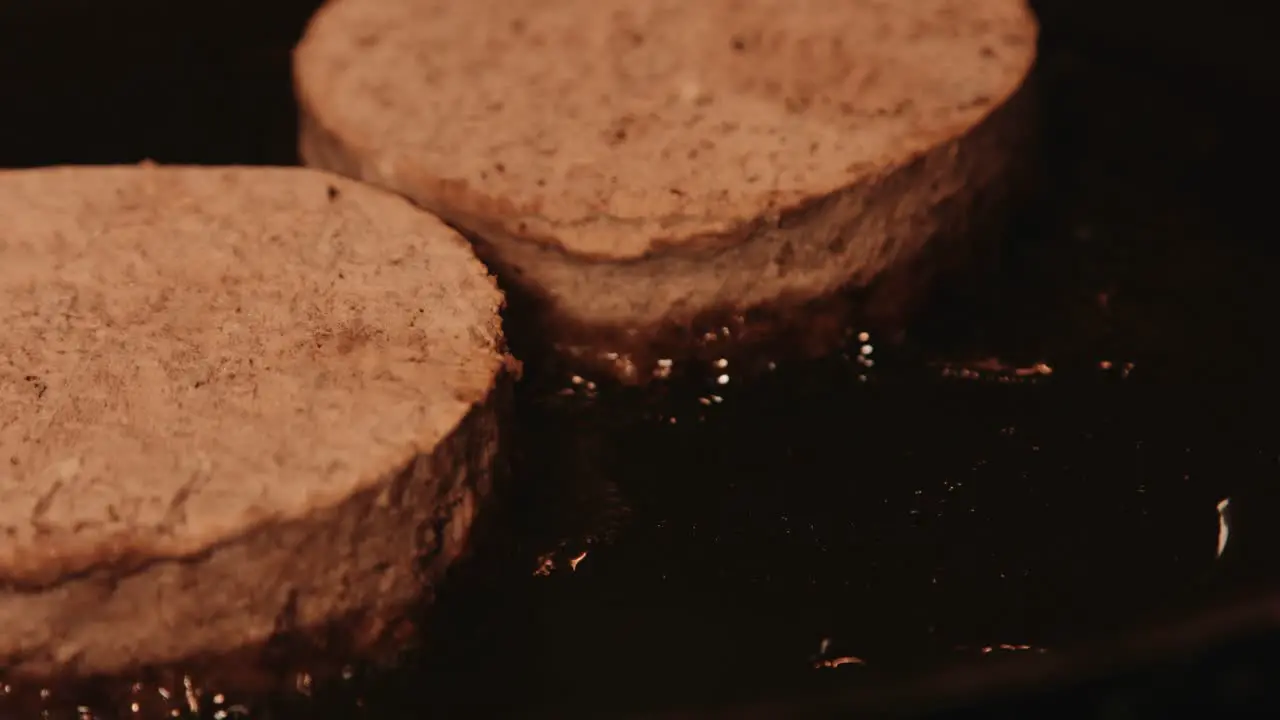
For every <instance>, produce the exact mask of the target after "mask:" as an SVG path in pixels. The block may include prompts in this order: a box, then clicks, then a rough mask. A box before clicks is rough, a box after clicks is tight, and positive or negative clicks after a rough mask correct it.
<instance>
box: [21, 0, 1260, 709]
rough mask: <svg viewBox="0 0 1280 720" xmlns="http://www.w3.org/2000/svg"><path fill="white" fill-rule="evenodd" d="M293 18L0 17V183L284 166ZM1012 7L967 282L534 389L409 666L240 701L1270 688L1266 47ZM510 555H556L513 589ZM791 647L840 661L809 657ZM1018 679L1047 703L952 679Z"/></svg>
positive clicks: (1077, 8)
mask: <svg viewBox="0 0 1280 720" xmlns="http://www.w3.org/2000/svg"><path fill="white" fill-rule="evenodd" d="M315 5H316V3H314V2H310V1H308V2H297V1H295V0H278V1H277V2H260V3H248V2H244V1H243V0H234V1H228V2H222V3H207V4H195V3H174V2H159V1H155V0H148V1H146V2H143V1H136V2H101V1H99V2H89V1H77V2H71V1H70V0H41V1H40V2H34V1H32V2H8V3H5V4H4V5H0V166H11V167H17V166H31V165H44V164H53V163H111V162H134V161H138V160H141V159H144V158H150V159H153V160H157V161H160V162H170V163H245V164H259V163H282V164H288V163H293V162H295V161H296V156H295V149H294V133H295V108H294V106H293V102H292V98H291V93H290V90H289V83H290V78H289V53H290V48H291V46H292V45H293V43H294V42H295V41H296V39H297V38H298V36H299V34H300V32H301V29H302V25H303V23H304V21H305V18H306V17H307V16H308V15H309V13H310V12H311V11H312V10H313V9H314V6H315ZM1037 7H1038V8H1039V9H1040V10H1041V12H1042V18H1043V20H1044V23H1045V28H1044V38H1043V42H1042V62H1041V63H1040V67H1039V69H1038V71H1037V72H1038V74H1039V75H1040V80H1041V82H1042V97H1043V100H1042V105H1043V111H1044V115H1045V127H1044V143H1043V147H1042V148H1041V149H1042V151H1043V153H1044V156H1045V159H1046V180H1047V191H1046V193H1045V197H1044V199H1043V201H1042V202H1041V203H1040V204H1039V205H1038V206H1036V207H1034V208H1032V210H1033V212H1030V213H1028V215H1027V217H1026V218H1024V219H1023V221H1022V222H1021V223H1020V225H1019V226H1018V228H1017V229H1016V231H1015V232H1014V233H1012V234H1011V235H1010V237H1008V238H1005V239H1004V243H1003V253H1002V257H1001V262H1000V269H999V271H998V273H997V274H996V275H994V276H992V277H989V278H984V279H983V282H981V283H979V285H980V288H979V289H978V290H977V291H974V292H969V293H962V294H954V295H942V296H940V297H939V298H938V299H937V300H936V301H935V302H934V304H933V305H932V306H931V307H930V308H929V309H928V310H927V311H926V313H925V314H924V316H922V317H921V318H920V320H919V322H918V324H917V325H916V326H915V327H913V328H912V331H911V333H910V334H909V337H908V342H907V343H906V345H904V346H903V347H901V348H879V347H877V349H876V353H875V356H874V357H875V360H876V368H875V369H874V371H870V370H868V369H867V368H865V367H863V366H861V365H859V364H857V363H856V362H854V361H852V360H850V359H848V358H843V357H833V358H830V359H828V360H827V361H824V362H820V363H816V364H814V365H810V366H805V367H803V368H796V369H792V370H787V369H786V368H784V369H783V371H781V372H779V374H778V375H777V377H775V378H773V379H770V380H765V381H760V382H758V383H755V384H752V385H751V386H749V387H741V388H739V387H738V386H737V385H736V384H735V385H732V386H730V387H729V388H718V387H716V386H714V385H711V384H710V379H709V378H708V377H705V376H702V377H698V376H695V377H688V378H684V379H683V380H681V381H679V382H677V383H673V384H672V385H671V386H670V387H669V388H667V389H666V390H665V391H664V392H662V393H660V394H654V393H650V394H646V395H642V396H637V395H636V394H634V393H627V392H622V391H620V390H617V389H612V388H604V387H602V388H600V392H599V393H598V394H595V395H594V396H592V397H584V396H583V395H582V394H578V395H573V396H569V397H564V396H561V395H559V394H558V391H559V390H561V389H563V386H562V378H560V377H553V376H543V377H539V376H536V375H535V376H534V377H532V378H531V379H530V381H528V382H526V383H525V384H524V385H523V386H522V387H521V389H520V391H519V392H520V397H519V399H520V401H521V410H520V412H521V420H522V422H521V426H522V433H521V442H522V445H521V447H522V453H521V454H520V456H519V457H518V458H517V459H518V462H519V464H518V472H519V474H520V478H519V479H520V480H521V483H520V489H519V490H518V492H517V493H516V496H515V498H514V499H513V500H512V503H511V506H512V508H513V510H512V512H513V514H512V515H511V516H510V517H509V518H507V530H506V532H505V533H504V534H501V535H495V536H494V537H493V538H491V539H490V541H489V542H488V546H487V547H486V548H485V549H484V550H483V551H482V552H480V554H479V555H480V559H479V560H477V561H476V564H475V565H474V566H473V567H470V568H466V569H464V570H463V571H461V572H460V574H459V576H458V577H457V578H456V579H455V584H454V586H453V588H451V589H450V590H448V591H447V592H445V593H444V596H443V597H442V599H441V603H440V606H439V607H438V608H437V609H436V610H435V611H433V614H432V616H431V619H430V620H429V625H431V627H430V632H431V637H432V645H431V648H432V649H431V650H430V651H428V652H425V653H422V654H419V655H417V656H414V657H413V658H410V660H409V661H408V662H407V664H406V667H405V669H404V670H403V671H402V672H400V673H398V674H395V675H392V676H389V677H379V678H373V679H369V680H368V681H367V682H366V681H364V680H361V681H360V683H361V684H359V685H358V687H356V688H355V689H351V688H345V689H337V690H334V691H333V692H332V693H331V694H322V695H323V697H322V698H321V699H320V701H318V702H317V701H315V700H314V699H312V700H306V699H304V698H300V697H293V698H285V699H281V700H279V702H278V703H277V705H278V707H276V709H275V712H276V713H277V714H275V715H271V717H283V718H295V717H296V718H302V717H307V718H318V717H332V718H348V717H362V718H363V717H369V718H378V720H387V719H388V718H400V717H406V718H407V717H420V716H422V717H425V716H426V714H427V713H428V712H430V713H432V716H439V717H443V716H462V717H466V716H474V715H476V714H481V713H493V712H498V711H506V712H508V713H510V714H513V715H518V716H527V715H529V714H533V713H535V711H541V712H544V713H546V714H548V715H551V716H560V717H563V716H566V715H568V714H572V713H574V712H577V713H581V714H584V715H588V716H598V715H602V714H605V711H606V709H607V710H633V711H637V712H639V711H646V712H655V713H658V714H664V713H669V712H672V711H673V710H674V709H677V708H689V707H697V708H701V709H703V710H705V711H707V712H710V710H711V709H714V708H720V709H721V710H722V712H723V716H726V717H743V716H745V714H746V713H748V712H750V711H751V709H752V708H755V711H756V712H757V715H756V716H758V717H783V716H796V715H797V714H798V713H799V711H800V708H801V707H805V708H809V709H810V710H812V711H813V712H814V713H815V714H816V715H827V714H830V713H832V712H834V711H835V709H837V708H842V707H843V708H848V707H861V708H881V709H883V708H884V707H891V708H899V709H904V711H905V710H911V711H921V712H923V711H925V710H931V709H932V710H936V709H939V708H945V707H948V706H955V705H961V706H963V705H965V704H966V703H967V704H969V705H970V706H974V707H977V706H980V707H982V708H983V711H984V712H985V713H988V714H993V713H998V712H1004V713H1006V714H1008V716H1028V715H1031V716H1035V717H1041V716H1068V717H1089V716H1106V717H1167V716H1170V715H1171V714H1172V713H1173V712H1174V710H1173V709H1172V708H1178V707H1179V706H1184V707H1199V708H1202V709H1205V708H1209V709H1210V710H1209V711H1210V712H1214V713H1217V714H1218V715H1223V714H1226V713H1228V712H1243V711H1244V709H1248V708H1253V709H1255V710H1256V709H1257V708H1258V707H1260V704H1261V703H1264V702H1274V698H1270V696H1268V695H1267V692H1268V688H1269V685H1268V683H1267V682H1266V681H1265V677H1266V673H1267V672H1274V668H1275V667H1276V666H1277V665H1280V662H1278V661H1277V656H1280V650H1278V647H1280V646H1278V645H1277V643H1276V642H1275V641H1274V639H1273V638H1272V637H1271V634H1272V632H1273V630H1274V625H1275V620H1276V617H1275V616H1276V614H1277V613H1276V612H1275V611H1274V609H1273V608H1274V607H1276V606H1277V603H1276V602H1273V601H1271V602H1269V601H1267V598H1268V597H1271V596H1270V595H1269V593H1271V592H1272V591H1273V590H1274V589H1275V588H1277V587H1280V570H1277V569H1276V567H1277V563H1276V558H1275V550H1276V548H1280V534H1278V529H1280V524H1277V523H1275V522H1274V521H1273V518H1274V517H1275V513H1276V512H1277V511H1280V462H1278V460H1280V433H1278V432H1277V430H1278V429H1280V427H1278V425H1280V423H1277V422H1276V420H1275V408H1276V400H1277V399H1278V398H1277V393H1276V384H1275V381H1274V369H1273V368H1274V367H1275V363H1276V360H1277V359H1280V345H1278V344H1277V337H1278V333H1277V332H1276V330H1275V325H1276V324H1275V322H1274V308H1275V307H1276V300H1277V299H1278V298H1277V295H1278V294H1280V292H1278V291H1277V289H1276V283H1275V282H1274V281H1273V263H1274V262H1275V257H1274V249H1273V245H1274V242H1275V229H1274V221H1273V214H1274V212H1273V210H1272V206H1273V203H1274V193H1275V190H1276V187H1275V186H1276V183H1275V181H1274V179H1273V177H1272V176H1273V174H1274V170H1273V168H1275V167H1276V166H1275V164H1274V162H1273V161H1274V142H1273V140H1272V135H1273V133H1274V132H1275V128H1276V127H1277V124H1276V123H1277V114H1276V112H1275V108H1274V107H1273V105H1274V103H1275V100H1276V96H1277V84H1276V83H1275V82H1274V81H1273V80H1271V78H1270V68H1271V66H1273V65H1274V62H1273V61H1272V58H1270V57H1269V56H1270V55H1271V52H1270V50H1271V48H1270V47H1269V46H1268V43H1269V42H1270V29H1269V28H1268V27H1267V24H1266V23H1265V22H1263V21H1262V17H1263V16H1262V15H1261V13H1260V12H1259V11H1258V10H1257V9H1256V8H1255V7H1254V4H1252V3H1250V4H1246V3H1243V2H1226V3H1218V4H1214V5H1212V6H1210V5H1206V4H1191V3H1160V2H1156V1H1155V0H1114V1H1113V2H1108V1H1107V0H1087V1H1085V0H1076V1H1073V0H1042V1H1041V2H1039V3H1037ZM991 358H997V359H999V360H1000V361H1002V362H1003V363H1004V364H1005V365H1006V366H1008V367H1027V366H1030V365H1032V364H1034V363H1039V362H1043V363H1046V364H1048V365H1050V366H1052V367H1053V368H1054V373H1053V375H1052V376H1049V377H1044V378H1039V379H1037V380H1029V379H1025V378H1023V379H1017V378H1011V377H1010V375H1009V373H1001V372H994V371H991V370H990V365H989V364H984V363H983V362H981V361H985V360H988V359H991ZM1103 361H1107V362H1110V363H1111V365H1110V369H1104V368H1103V366H1102V363H1103ZM943 366H951V367H962V368H971V369H972V368H977V371H975V374H976V376H977V377H976V378H974V379H958V378H957V377H956V376H955V373H951V374H945V373H944V372H943V371H942V368H943ZM860 375H866V376H867V379H866V380H865V381H864V380H861V379H860V378H859V376H860ZM709 391H715V392H718V393H720V394H721V395H722V396H723V398H724V402H723V404H716V405H714V407H713V406H704V405H703V404H701V403H700V402H698V398H699V397H706V396H707V394H708V392H709ZM673 416H675V417H678V418H679V419H681V421H682V422H681V423H679V424H676V425H671V424H670V423H669V422H668V419H669V418H670V417H673ZM1224 497H1230V498H1231V499H1232V508H1233V517H1232V519H1233V529H1232V533H1233V534H1232V540H1231V545H1230V546H1229V552H1228V553H1227V554H1226V555H1224V557H1223V558H1222V559H1221V560H1215V559H1214V557H1213V544H1214V540H1215V538H1216V517H1215V513H1214V505H1215V504H1216V502H1217V501H1218V500H1220V499H1222V498H1224ZM584 549H585V550H588V551H589V555H588V559H586V560H584V561H583V563H582V565H581V566H580V567H579V569H578V570H577V571H576V572H573V571H567V570H564V569H563V566H564V561H565V560H566V558H567V557H570V556H574V555H576V554H577V553H578V552H579V551H581V550H584ZM546 553H551V554H552V557H553V559H555V560H557V562H558V564H559V566H560V568H561V569H560V570H559V571H557V572H555V573H552V575H551V576H550V577H533V575H532V572H531V570H532V568H533V567H536V563H537V561H538V558H539V557H540V556H543V555H545V554H546ZM823 638H827V639H829V640H830V641H831V642H830V644H829V647H828V656H833V654H844V653H848V654H852V655H857V656H859V657H863V658H865V659H866V660H867V665H866V666H846V667H842V668H837V669H830V670H814V669H813V667H812V663H813V662H814V660H815V659H816V660H821V659H823V656H821V655H820V654H819V647H820V641H821V640H822V639H823ZM1228 641H1233V642H1228ZM1233 643H1234V644H1233ZM1002 644H1005V645H1011V646H1019V647H1020V646H1022V645H1027V646H1029V647H1030V648H1032V650H1034V649H1037V648H1039V649H1044V650H1046V652H1045V653H1044V654H1038V653H1035V652H1034V651H1022V650H1010V649H1005V650H1000V649H999V646H1000V645H1002ZM1216 646H1221V647H1216ZM984 647H996V648H997V649H996V650H995V651H992V652H983V650H982V648H984ZM1024 656H1025V657H1024ZM1153 658H1163V659H1164V662H1163V663H1156V664H1154V665H1148V666H1143V667H1137V666H1135V667H1129V666H1130V665H1134V664H1135V663H1136V664H1137V665H1141V664H1142V661H1146V662H1148V663H1149V661H1151V660H1152V659H1153ZM1115 663H1119V665H1115ZM1126 668H1127V669H1126ZM1099 674H1111V679H1109V680H1104V681H1089V682H1086V681H1087V680H1089V677H1090V676H1095V675H1099ZM1054 677H1056V678H1058V681H1059V682H1058V684H1057V686H1056V687H1058V688H1065V690H1064V691H1063V692H1065V693H1066V694H1056V695H1047V696H1046V695H1043V694H1041V695H1034V694H1033V695H1028V696H1010V695H1007V694H1006V695H1004V696H1003V697H1004V699H1003V700H996V699H993V698H990V697H987V696H986V695H987V694H988V693H989V692H995V691H997V690H999V691H1003V692H1006V693H1007V692H1010V691H1011V690H1012V689H1013V688H1017V687H1021V686H1036V687H1039V686H1040V685H1041V684H1043V683H1044V682H1045V681H1046V680H1047V679H1050V678H1054ZM1260 678H1262V679H1260ZM1090 683H1092V684H1090ZM980 691H981V692H980ZM357 699H358V700H360V702H359V703H357V702H356V701H357ZM1019 703H1021V704H1019ZM0 709H2V708H0ZM0 714H3V713H0ZM263 717H266V715H264V716H263Z"/></svg>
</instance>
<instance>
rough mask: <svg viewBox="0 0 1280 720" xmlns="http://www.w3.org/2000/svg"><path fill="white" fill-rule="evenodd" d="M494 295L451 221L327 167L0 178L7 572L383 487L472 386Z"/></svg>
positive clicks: (27, 572) (105, 557)
mask: <svg viewBox="0 0 1280 720" xmlns="http://www.w3.org/2000/svg"><path fill="white" fill-rule="evenodd" d="M501 303H502V298H501V294H500V293H499V291H498V290H497V288H496V286H495V284H494V282H493V281H492V279H491V278H490V277H489V275H488V273H487V271H486V270H485V269H484V267H483V266H482V265H481V264H480V263H479V261H477V260H476V259H475V257H474V255H473V254H472V251H471V250H470V248H469V247H468V245H467V244H466V242H465V241H464V240H462V239H461V238H460V237H459V236H457V235H456V234H455V233H454V232H452V231H451V230H449V229H448V228H447V227H445V226H444V225H443V224H441V223H440V222H438V221H437V220H435V219H434V218H432V217H431V216H429V215H427V214H426V213H422V212H420V211H418V210H416V209H415V208H413V207H412V206H411V205H410V204H408V203H407V202H405V201H403V200H401V199H399V198H396V197H394V196H392V195H389V194H386V193H383V192H381V191H377V190H374V189H370V188H367V187H363V186H361V185H359V184H356V183H353V182H350V181H347V180H343V179H340V178H336V177H334V176H331V175H329V174H327V173H322V172H318V171H312V170H302V169H283V168H281V169H267V168H254V169H247V168H176V167H171V168H156V167H122V168H56V169H42V170H24V171H7V172H0V324H2V327H3V328H4V332H3V333H0V581H4V582H15V583H20V584H21V583H30V584H36V585H41V584H48V583H52V582H56V581H57V580H58V579H59V578H61V577H65V576H67V575H70V574H74V573H81V572H84V571H88V570H91V569H93V568H96V567H99V566H101V565H104V564H107V565H116V564H122V563H123V564H127V563H130V562H133V561H139V562H142V561H149V560H156V559H164V558H181V557H184V556H188V555H191V554H195V553H200V552H202V551H205V550H207V549H210V548H212V547H214V546H216V545H218V544H219V543H222V542H225V541H228V540H230V539H232V538H234V537H236V536H238V535H240V534H243V533H245V532H248V531H250V530H253V529H255V528H257V527H260V526H263V525H266V524H269V523H273V522H286V521H289V520H294V519H298V518H301V517H303V516H306V515H308V514H310V513H313V512H319V511H324V510H328V509H331V508H334V507H336V506H338V505H340V504H342V503H343V502H345V501H346V500H347V499H349V498H351V497H352V496H353V495H354V494H356V493H359V492H360V491H362V490H364V489H367V488H371V487H373V486H375V485H376V484H377V483H378V482H379V481H380V479H382V478H383V477H384V476H385V475H387V474H388V473H394V472H397V471H398V470H399V469H400V468H402V467H403V466H404V465H405V463H406V462H410V461H412V459H413V458H414V457H416V456H419V455H425V454H430V452H431V450H432V448H433V446H434V445H435V444H436V443H438V442H439V441H440V440H441V439H442V438H444V437H445V436H446V435H448V434H449V433H450V432H451V431H452V430H453V429H454V428H455V427H456V426H457V425H458V424H459V422H461V421H462V420H463V418H464V417H465V416H466V415H467V413H468V412H469V411H470V410H471V408H472V407H473V405H475V404H476V403H480V402H482V401H484V399H485V398H486V396H487V395H488V393H489V391H490V389H491V388H492V387H493V385H494V378H495V375H496V374H497V373H498V372H499V368H500V366H501V328H500V324H499V319H498V314H497V313H498V310H499V308H500V305H501Z"/></svg>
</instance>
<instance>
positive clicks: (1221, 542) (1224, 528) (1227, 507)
mask: <svg viewBox="0 0 1280 720" xmlns="http://www.w3.org/2000/svg"><path fill="white" fill-rule="evenodd" d="M1230 537H1231V498H1223V499H1222V500H1220V501H1218V553H1217V555H1215V556H1214V557H1219V558H1220V557H1222V551H1223V550H1226V549H1227V540H1228V539H1229V538H1230Z"/></svg>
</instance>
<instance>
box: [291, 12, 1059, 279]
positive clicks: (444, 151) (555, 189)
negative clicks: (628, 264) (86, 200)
mask: <svg viewBox="0 0 1280 720" xmlns="http://www.w3.org/2000/svg"><path fill="white" fill-rule="evenodd" d="M1036 34H1037V27H1036V23H1035V20H1034V18H1033V16H1032V15H1031V13H1030V11H1029V9H1028V8H1027V6H1026V4H1025V2H1024V0H912V1H911V2H902V1H901V0H700V1H699V2H687V1H686V0H655V1H654V2H645V3H631V2H623V1H622V0H545V1H543V2H537V3H521V2H512V1H511V0H473V1H472V2H466V3H463V2H454V1H451V0H332V1H331V2H330V3H329V4H328V5H327V6H325V7H324V8H323V9H322V10H321V11H320V12H319V13H318V14H317V16H316V17H315V18H314V19H313V21H312V23H311V25H310V27H309V29H308V32H307V35H306V37H305V38H304V40H303V42H302V44H301V45H300V46H299V49H298V51H297V54H296V58H295V59H296V69H295V78H296V84H297V89H298V93H299V97H300V100H301V102H302V104H303V107H304V109H305V110H306V112H307V113H308V115H309V117H310V119H311V120H312V121H314V122H316V123H317V124H319V125H320V126H321V127H322V130H323V132H324V133H326V134H327V135H330V136H332V137H333V138H335V139H336V141H338V142H340V143H341V144H342V145H343V146H344V147H345V149H346V152H348V153H349V154H350V155H353V156H355V157H359V158H361V159H362V162H364V163H365V164H366V165H367V167H366V168H364V169H362V171H361V172H360V173H359V174H360V175H361V176H362V177H364V179H367V180H373V181H376V182H378V183H379V184H382V185H385V186H388V187H390V188H392V189H394V190H397V191H399V192H401V193H404V194H406V195H408V196H410V197H412V198H413V199H414V200H416V201H417V202H419V203H420V204H422V205H424V206H425V207H427V208H429V209H431V210H433V211H436V212H438V213H440V214H441V215H442V216H444V217H446V218H455V217H456V218H467V217H473V218H476V217H478V218H483V219H485V220H486V221H492V222H497V223H500V224H501V225H502V226H503V227H502V230H503V231H504V232H509V233H512V234H514V235H516V236H520V237H525V238H527V239H531V240H537V241H540V242H543V243H546V244H550V245H554V246H558V247H560V248H562V249H564V250H566V251H568V252H569V253H571V254H575V255H581V256H587V257H597V258H608V259H620V260H621V259H629V258H637V257H642V256H645V255H647V254H649V253H651V252H653V251H655V250H659V249H661V248H663V247H672V246H675V247H679V246H682V245H686V244H690V243H696V242H697V241H698V239H699V238H701V237H707V236H713V237H714V236H717V235H721V234H724V233H729V232H731V231H732V230H733V229H734V228H736V227H738V226H740V225H741V224H742V223H744V222H746V221H748V220H750V219H753V218H757V217H761V216H768V215H769V214H770V213H772V212H776V211H777V210H778V209H779V208H788V207H793V206H795V205H797V204H798V203H800V202H802V201H803V200H804V199H806V198H812V197H817V196H823V195H827V194H829V193H832V192H835V191H837V190H839V189H840V188H843V187H848V186H850V185H854V184H857V183H858V182H860V181H862V180H865V179H867V178H869V177H872V176H874V175H876V174H877V173H882V172H883V171H884V170H885V169H886V168H888V167H892V166H895V165H897V164H900V163H903V162H907V161H909V160H910V159H912V158H913V157H915V156H917V155H919V154H920V153H923V152H925V151H927V150H928V149H930V148H932V147H935V146H937V145H939V144H940V143H944V142H947V141H949V140H951V139H953V138H954V137H957V136H959V135H961V134H963V133H964V132H966V131H967V130H968V129H970V128H971V127H973V126H974V125H975V124H977V123H978V122H980V121H981V119H982V118H983V117H985V116H986V115H987V114H988V113H989V112H990V111H991V110H992V108H993V107H996V106H998V105H1000V104H1001V103H1002V102H1004V101H1005V100H1006V99H1007V98H1008V97H1009V96H1010V95H1012V94H1013V93H1014V92H1015V91H1016V89H1017V88H1018V87H1019V86H1020V84H1021V83H1022V82H1023V80H1024V79H1025V77H1026V74H1027V72H1028V69H1029V68H1030V66H1031V64H1032V62H1033V60H1034V57H1035V44H1036Z"/></svg>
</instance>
